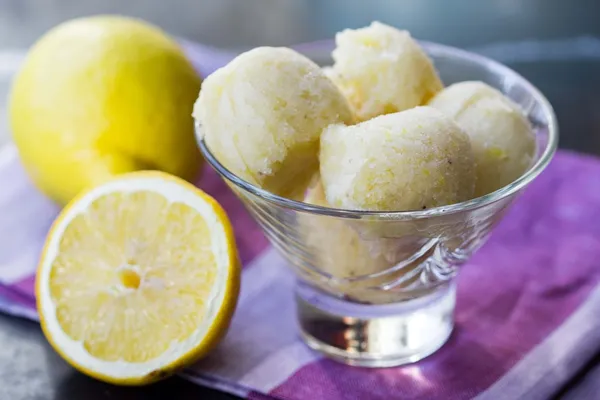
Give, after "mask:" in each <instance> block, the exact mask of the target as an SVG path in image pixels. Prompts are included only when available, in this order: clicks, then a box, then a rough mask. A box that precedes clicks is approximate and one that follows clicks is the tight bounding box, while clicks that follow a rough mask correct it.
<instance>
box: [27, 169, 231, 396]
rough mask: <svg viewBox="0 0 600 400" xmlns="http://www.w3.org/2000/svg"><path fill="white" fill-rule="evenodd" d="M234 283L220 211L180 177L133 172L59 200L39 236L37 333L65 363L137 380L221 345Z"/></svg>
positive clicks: (108, 377)
mask: <svg viewBox="0 0 600 400" xmlns="http://www.w3.org/2000/svg"><path fill="white" fill-rule="evenodd" d="M239 284H240V264H239V257H238V255H237V250H236V246H235V240H234V235H233V230H232V228H231V224H230V223H229V220H228V218H227V216H226V214H225V212H224V210H223V209H222V208H221V206H220V205H219V204H218V203H217V202H216V201H215V200H214V199H212V198H211V197H210V196H208V195H207V194H205V193H203V192H202V191H201V190H199V189H197V188H196V187H194V186H193V185H191V184H189V183H187V182H185V181H183V180H181V179H179V178H175V177H172V176H170V175H168V174H165V173H160V172H134V173H129V174H125V175H122V176H119V177H118V178H115V179H113V180H110V181H108V182H106V183H104V184H102V185H100V186H98V187H96V188H94V189H91V190H90V191H87V192H85V193H83V194H81V195H79V196H78V197H77V198H75V199H74V200H73V201H72V202H71V203H69V205H67V207H65V209H64V210H63V211H62V213H61V214H60V215H59V217H58V218H57V219H56V221H55V222H54V224H53V226H52V228H51V230H50V233H49V234H48V237H47V239H46V244H45V246H44V250H43V253H42V256H41V260H40V264H39V266H38V272H37V280H36V294H37V305H38V311H39V314H40V321H41V324H42V328H43V331H44V334H45V335H46V337H47V339H48V340H49V342H50V344H51V345H52V346H53V347H54V349H55V350H56V351H57V352H58V353H59V354H60V355H61V356H62V357H63V358H64V359H65V360H66V361H67V362H69V363H70V364H71V365H72V366H73V367H75V368H77V369H78V370H80V371H82V372H84V373H86V374H87V375H90V376H92V377H95V378H97V379H100V380H104V381H108V382H111V383H115V384H123V385H139V384H145V383H150V382H153V381H156V380H158V379H161V378H164V377H166V376H169V375H170V374H172V373H173V372H175V371H177V370H179V369H181V368H183V367H185V366H187V365H189V364H190V363H192V362H194V361H196V360H197V359H199V358H200V357H202V356H203V355H205V354H206V353H207V352H209V351H210V350H211V349H212V348H213V347H214V346H215V345H216V344H217V343H218V342H219V341H220V339H221V338H222V337H223V336H224V334H225V332H226V330H227V327H228V325H229V322H230V320H231V317H232V315H233V311H234V309H235V305H236V303H237V298H238V293H239Z"/></svg>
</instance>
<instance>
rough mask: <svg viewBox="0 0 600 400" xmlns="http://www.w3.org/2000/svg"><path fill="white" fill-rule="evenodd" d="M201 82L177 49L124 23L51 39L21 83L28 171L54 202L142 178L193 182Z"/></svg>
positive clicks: (15, 101)
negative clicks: (145, 174)
mask: <svg viewBox="0 0 600 400" xmlns="http://www.w3.org/2000/svg"><path fill="white" fill-rule="evenodd" d="M200 83H201V80H200V77H199V76H198V74H197V73H196V71H195V70H194V68H193V67H192V65H191V64H190V62H189V61H188V60H187V59H186V58H185V56H184V54H183V52H182V50H181V49H180V48H179V46H178V45H177V43H175V41H173V40H172V39H171V38H169V37H168V36H167V35H165V33H163V32H162V31H161V30H159V29H158V28H155V27H153V26H151V25H148V24H147V23H144V22H141V21H138V20H135V19H131V18H125V17H115V16H97V17H88V18H81V19H75V20H72V21H69V22H66V23H64V24H62V25H59V26H57V27H56V28H54V29H52V30H51V31H49V32H48V33H47V34H46V35H44V36H43V37H42V38H41V39H40V40H39V41H38V42H37V43H36V44H35V45H34V46H33V48H32V49H31V50H30V52H29V53H28V55H27V57H26V59H25V62H24V64H23V66H22V68H21V70H20V71H19V73H18V74H17V76H16V77H15V80H14V83H13V86H12V89H11V93H10V97H9V118H10V125H11V130H12V134H13V139H14V142H15V143H16V145H17V147H18V149H19V153H20V156H21V159H22V161H23V164H24V165H25V169H26V170H27V172H28V174H29V175H30V176H31V178H32V180H33V181H34V183H35V184H36V185H37V186H38V187H39V188H40V189H41V190H42V191H43V192H44V193H45V194H46V195H48V196H49V197H50V198H52V199H54V200H55V201H56V202H58V203H60V204H66V203H67V202H68V201H69V200H71V199H72V198H73V197H74V196H75V195H76V194H77V193H78V192H80V191H81V190H83V189H84V188H88V187H93V186H95V185H97V184H99V183H101V182H103V181H105V180H107V179H110V178H111V177H112V176H114V175H116V174H120V173H125V172H130V171H137V170H160V171H165V172H168V173H171V174H174V175H177V176H179V177H182V178H184V179H188V180H189V179H192V178H194V177H195V175H196V174H197V173H198V171H199V169H200V165H201V162H202V158H201V155H200V153H199V150H198V148H197V146H196V143H195V139H194V132H193V119H192V117H191V112H192V108H193V104H194V101H195V100H196V98H197V97H198V92H199V90H200Z"/></svg>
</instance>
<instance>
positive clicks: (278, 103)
mask: <svg viewBox="0 0 600 400" xmlns="http://www.w3.org/2000/svg"><path fill="white" fill-rule="evenodd" d="M194 117H195V118H196V121H197V122H198V124H199V125H200V135H201V136H203V137H204V139H205V141H206V144H207V146H208V148H209V149H210V150H211V152H212V153H213V154H214V156H215V157H216V158H217V159H218V160H219V162H221V163H222V164H223V165H224V166H225V167H226V168H228V169H229V170H230V171H231V172H233V173H234V174H236V175H238V176H239V177H241V178H243V179H244V180H246V181H248V182H250V183H252V184H254V185H257V186H259V187H261V188H263V189H265V190H267V191H269V192H271V193H274V194H277V195H280V196H286V197H292V198H293V197H296V196H297V195H299V194H302V193H303V192H304V189H305V187H306V185H307V184H308V182H309V180H310V179H311V177H312V176H313V175H314V174H315V173H316V172H317V170H318V149H319V137H320V135H321V132H322V131H323V129H324V128H325V127H326V126H328V125H330V124H332V123H352V122H353V118H354V117H353V113H352V111H351V109H350V106H349V104H348V102H347V101H346V99H345V98H344V96H343V95H342V93H341V92H340V91H339V89H338V88H337V87H336V86H335V85H334V84H333V83H332V82H331V80H330V79H329V78H327V77H326V76H325V74H324V73H323V72H322V71H321V69H320V68H319V67H318V66H317V65H316V64H315V63H313V62H312V61H310V60H309V59H308V58H306V57H304V56H302V55H300V54H298V53H296V52H295V51H293V50H290V49H287V48H271V47H261V48H256V49H254V50H250V51H248V52H246V53H243V54H241V55H240V56H238V57H236V58H235V59H234V60H233V61H231V62H230V63H229V64H228V65H227V66H225V67H223V68H221V69H219V70H218V71H216V72H215V73H213V74H212V75H210V76H209V77H208V78H206V80H205V81H204V83H203V84H202V89H201V91H200V96H199V98H198V100H197V102H196V105H195V107H194Z"/></svg>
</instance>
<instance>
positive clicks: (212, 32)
mask: <svg viewBox="0 0 600 400" xmlns="http://www.w3.org/2000/svg"><path fill="white" fill-rule="evenodd" d="M99 13H118V14H125V15H131V16H137V17H141V18H144V19H146V20H148V21H151V22H153V23H155V24H157V25H159V26H161V27H162V28H164V29H165V30H167V31H168V32H170V33H172V34H174V35H177V36H181V37H186V38H188V39H192V40H195V41H198V42H202V43H205V44H209V45H213V46H218V47H223V48H227V49H234V50H240V49H245V48H248V47H252V46H257V45H290V44H295V43H299V42H306V41H311V40H316V39H323V38H329V37H331V36H332V35H333V34H334V33H335V32H336V31H338V30H341V29H343V28H347V27H359V26H363V25H367V24H369V23H370V22H371V21H372V20H375V19H377V20H380V21H382V22H387V23H390V24H392V25H396V26H399V27H402V28H406V29H409V30H411V32H412V33H413V35H414V36H415V37H417V38H419V39H425V40H432V41H437V42H441V43H445V44H450V45H455V46H459V47H463V48H468V49H471V50H475V51H478V52H480V53H483V54H486V55H489V56H491V57H493V58H496V59H498V60H499V61H502V62H505V63H507V64H508V65H510V66H511V67H513V68H515V69H516V70H518V71H519V72H521V73H522V74H523V75H525V76H526V77H527V78H528V79H530V80H531V81H532V82H533V83H534V84H536V85H537V86H538V87H539V88H540V89H541V90H542V91H543V92H544V93H545V94H546V95H547V96H548V98H549V99H550V101H551V102H552V104H553V105H554V107H555V109H556V112H557V115H558V120H559V125H560V128H561V147H563V148H569V149H575V150H578V151H582V152H588V153H595V154H600V1H593V0H570V1H564V0H563V1H559V0H370V1H368V0H195V1H194V0H171V1H167V0H0V54H4V55H5V56H6V54H8V53H9V52H12V51H14V50H19V49H23V48H26V47H28V46H30V45H31V44H32V43H33V42H34V41H35V40H36V38H38V37H39V36H40V35H41V34H43V33H44V32H46V31H47V30H48V29H50V28H51V27H53V26H54V25H56V24H58V23H60V22H62V21H64V20H67V19H70V18H73V17H77V16H82V15H93V14H99ZM3 60H4V61H3ZM6 60H7V59H6V58H4V59H3V58H2V57H0V72H2V68H3V66H6V65H8V61H6ZM3 63H4V64H5V65H3ZM3 85H4V88H3ZM5 87H6V84H5V83H3V82H2V81H1V79H0V93H2V94H1V95H2V98H1V99H0V126H3V125H4V124H5V123H6V121H5V117H4V115H3V114H2V110H1V109H2V104H3V103H2V101H4V94H3V93H4V91H5V90H6V89H5ZM2 140H3V139H2V135H1V134H0V143H1V142H2ZM599 359H600V357H596V358H594V359H592V360H591V361H590V363H589V364H588V365H587V366H586V368H585V369H584V370H582V371H579V373H578V374H577V375H576V376H575V377H574V379H573V381H572V382H570V383H569V385H567V386H566V387H565V388H564V390H563V391H562V392H561V393H560V394H557V396H562V395H565V393H567V394H568V393H570V394H568V397H569V398H588V395H585V394H584V393H588V394H589V393H592V395H593V393H597V390H596V389H595V387H594V386H593V385H592V386H590V382H595V381H597V379H594V378H595V377H597V376H600V374H599V373H594V372H593V371H594V368H595V367H596V365H597V364H598V362H599V361H600V360H599ZM590 371H592V372H590ZM582 382H583V384H581V383H582ZM573 388H575V389H573ZM578 390H579V391H578ZM78 398H89V399H154V398H156V399H162V398H173V399H188V398H189V399H192V398H193V399H199V398H229V397H228V396H226V395H222V394H219V393H217V392H214V391H208V390H205V389H202V388H199V387H197V386H194V385H192V384H189V383H187V382H184V381H183V380H181V379H179V378H173V379H170V380H168V381H166V382H163V383H160V384H158V385H154V386H151V387H148V388H142V389H131V388H115V387H112V386H110V385H105V384H102V383H100V382H96V381H93V380H91V379H89V378H87V377H85V376H83V375H81V374H79V373H77V372H75V371H73V370H72V369H71V368H70V367H68V366H67V365H66V364H65V363H64V362H63V361H62V360H61V359H60V358H59V357H58V356H56V355H55V353H54V352H53V351H52V350H51V349H50V348H49V346H48V345H47V344H46V342H45V340H44V339H43V336H42V335H41V332H40V330H39V327H38V326H37V324H35V323H31V322H28V321H23V320H18V319H14V318H10V317H6V316H0V399H15V400H18V399H78Z"/></svg>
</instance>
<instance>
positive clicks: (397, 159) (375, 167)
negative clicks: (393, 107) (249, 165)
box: [320, 107, 475, 211]
mask: <svg viewBox="0 0 600 400" xmlns="http://www.w3.org/2000/svg"><path fill="white" fill-rule="evenodd" d="M320 162H321V166H320V171H321V179H322V182H323V187H324V189H325V195H326V198H327V201H328V202H329V204H331V206H333V207H336V208H344V209H350V210H368V211H408V210H423V209H427V208H432V207H438V206H443V205H448V204H453V203H458V202H461V201H465V200H468V199H470V198H471V197H472V196H473V190H474V186H475V165H474V161H473V154H472V151H471V144H470V143H469V137H468V136H467V134H466V133H464V132H463V130H462V129H461V128H459V126H458V125H457V124H456V123H455V122H454V121H453V120H452V119H451V118H450V117H447V116H445V115H444V114H442V113H441V112H439V111H437V110H435V109H433V108H431V107H417V108H413V109H410V110H406V111H402V112H399V113H394V114H388V115H383V116H380V117H376V118H374V119H371V120H369V121H366V122H362V123H360V124H357V125H354V126H346V125H341V124H337V125H332V126H330V127H328V128H327V129H326V130H325V131H324V132H323V135H322V136H321V151H320Z"/></svg>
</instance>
